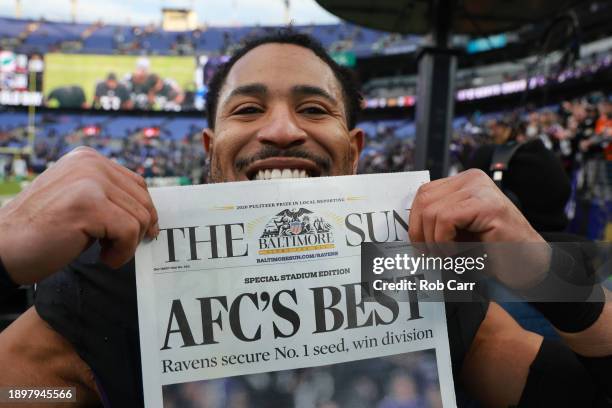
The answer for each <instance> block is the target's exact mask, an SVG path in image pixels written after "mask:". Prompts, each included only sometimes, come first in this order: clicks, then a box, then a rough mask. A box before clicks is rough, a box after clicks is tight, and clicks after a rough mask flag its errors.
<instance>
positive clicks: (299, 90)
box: [291, 85, 338, 104]
mask: <svg viewBox="0 0 612 408" xmlns="http://www.w3.org/2000/svg"><path fill="white" fill-rule="evenodd" d="M291 93H293V94H298V95H306V96H308V95H316V96H321V97H323V98H325V99H327V100H328V101H330V102H332V103H334V104H338V101H337V100H336V98H334V97H333V96H332V95H331V94H330V93H329V92H327V91H326V90H325V89H323V88H319V87H318V86H312V85H296V86H294V87H293V88H291Z"/></svg>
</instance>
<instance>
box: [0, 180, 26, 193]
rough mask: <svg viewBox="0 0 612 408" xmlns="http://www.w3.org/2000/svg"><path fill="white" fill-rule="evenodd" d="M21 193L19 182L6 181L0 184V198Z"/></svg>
mask: <svg viewBox="0 0 612 408" xmlns="http://www.w3.org/2000/svg"><path fill="white" fill-rule="evenodd" d="M20 191H21V187H20V182H17V181H6V182H0V196H10V195H15V194H17V193H19V192H20Z"/></svg>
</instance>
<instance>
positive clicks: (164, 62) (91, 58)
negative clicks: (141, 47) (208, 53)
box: [43, 54, 196, 103]
mask: <svg viewBox="0 0 612 408" xmlns="http://www.w3.org/2000/svg"><path fill="white" fill-rule="evenodd" d="M138 58H139V57H138V56H134V55H88V54H47V55H45V72H44V83H43V86H44V89H43V92H44V94H45V95H48V94H49V92H51V91H52V90H53V89H55V88H57V87H59V86H66V85H80V86H81V87H82V88H83V91H84V92H85V96H86V98H87V102H88V103H91V102H92V100H93V96H94V92H95V87H96V83H97V82H98V81H100V80H103V79H105V78H106V77H107V76H108V74H109V73H111V72H113V73H115V75H117V78H118V79H119V80H122V79H123V77H124V76H125V75H126V74H129V73H131V72H133V71H134V69H135V68H136V61H138ZM147 58H148V59H149V62H150V69H149V71H150V72H151V73H154V74H157V75H159V76H160V77H162V78H164V79H167V78H169V79H172V80H174V81H175V82H176V83H177V84H178V85H179V86H180V87H181V88H182V89H185V88H187V87H189V86H190V85H191V84H192V83H193V82H194V73H195V68H196V64H195V58H194V57H176V56H151V57H147Z"/></svg>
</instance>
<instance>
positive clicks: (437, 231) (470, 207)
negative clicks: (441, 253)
mask: <svg viewBox="0 0 612 408" xmlns="http://www.w3.org/2000/svg"><path fill="white" fill-rule="evenodd" d="M480 207H481V202H480V201H479V200H478V199H477V198H475V197H472V196H469V197H467V198H465V199H463V200H460V199H459V200H456V201H454V203H453V205H451V206H448V207H447V208H446V209H445V211H443V212H441V213H440V214H439V216H438V217H437V219H436V224H435V228H434V233H433V234H434V239H435V241H436V242H449V241H454V240H456V238H457V235H458V232H459V231H460V230H470V227H471V225H472V224H473V223H475V221H476V219H477V218H478V214H479V212H480Z"/></svg>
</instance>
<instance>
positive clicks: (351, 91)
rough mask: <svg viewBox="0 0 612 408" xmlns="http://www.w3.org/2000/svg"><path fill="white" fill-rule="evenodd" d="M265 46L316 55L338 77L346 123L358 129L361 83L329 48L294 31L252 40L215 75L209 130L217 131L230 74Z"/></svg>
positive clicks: (208, 110) (210, 89)
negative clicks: (285, 46) (220, 104)
mask: <svg viewBox="0 0 612 408" xmlns="http://www.w3.org/2000/svg"><path fill="white" fill-rule="evenodd" d="M264 44H292V45H297V46H300V47H304V48H307V49H309V50H310V51H312V52H313V53H314V54H315V55H316V56H317V57H319V58H320V59H321V60H322V61H323V62H324V63H325V64H327V66H328V67H329V68H330V69H331V70H332V72H333V73H334V76H335V77H336V79H337V80H338V82H339V83H340V86H341V88H342V94H343V95H342V96H343V99H344V101H343V102H344V108H345V111H346V122H347V126H348V128H349V130H350V129H353V128H354V127H355V123H356V121H357V114H358V113H359V110H360V109H361V100H362V97H361V94H360V93H359V91H358V87H357V83H356V81H355V78H354V76H353V73H352V72H351V71H350V70H349V69H347V68H344V67H341V66H340V65H338V64H337V63H336V62H335V61H334V60H333V59H332V58H331V57H330V56H329V55H328V54H327V52H326V51H325V48H323V46H322V45H321V43H320V42H318V41H317V40H315V39H314V38H312V37H311V36H309V35H306V34H302V33H299V32H297V31H295V30H293V29H292V28H284V29H279V30H277V31H276V32H274V33H273V34H266V35H263V36H260V37H255V38H253V39H250V40H248V41H247V42H246V43H244V44H243V45H242V47H241V48H240V49H238V50H237V51H236V52H235V53H234V55H232V57H231V58H230V59H229V60H228V61H227V62H226V63H225V64H223V65H221V66H220V67H219V69H218V70H217V72H215V74H214V75H213V77H212V79H211V80H210V83H209V85H208V95H207V97H206V119H207V120H208V127H210V128H211V129H214V128H215V116H216V114H217V104H218V102H219V93H220V92H221V88H222V87H223V84H224V83H225V79H226V78H227V75H228V74H229V72H230V70H231V69H232V67H233V66H234V64H235V63H236V62H237V61H238V60H239V59H240V58H242V57H244V55H245V54H246V53H248V52H249V51H251V50H252V49H254V48H257V47H259V46H260V45H264Z"/></svg>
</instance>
